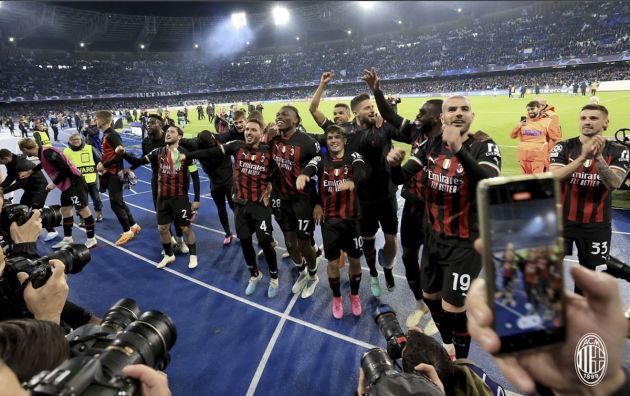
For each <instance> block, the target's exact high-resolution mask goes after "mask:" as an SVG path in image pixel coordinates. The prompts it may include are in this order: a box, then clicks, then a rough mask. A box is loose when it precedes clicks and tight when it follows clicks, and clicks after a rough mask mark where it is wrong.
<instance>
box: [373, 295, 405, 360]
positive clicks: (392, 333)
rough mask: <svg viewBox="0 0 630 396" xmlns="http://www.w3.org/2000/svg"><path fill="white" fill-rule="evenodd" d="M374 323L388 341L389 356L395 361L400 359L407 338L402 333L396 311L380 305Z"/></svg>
mask: <svg viewBox="0 0 630 396" xmlns="http://www.w3.org/2000/svg"><path fill="white" fill-rule="evenodd" d="M374 321H375V322H376V324H377V325H378V329H379V330H380V331H381V334H382V335H383V337H385V340H386V341H387V353H388V354H389V356H390V357H391V358H392V359H394V360H396V359H400V358H401V357H402V350H403V348H404V347H405V345H406V344H407V336H406V335H405V333H404V332H403V331H402V328H401V327H400V323H399V322H398V319H397V318H396V313H395V312H394V310H392V308H391V307H390V306H389V305H386V304H383V305H379V306H378V307H377V308H376V313H375V315H374Z"/></svg>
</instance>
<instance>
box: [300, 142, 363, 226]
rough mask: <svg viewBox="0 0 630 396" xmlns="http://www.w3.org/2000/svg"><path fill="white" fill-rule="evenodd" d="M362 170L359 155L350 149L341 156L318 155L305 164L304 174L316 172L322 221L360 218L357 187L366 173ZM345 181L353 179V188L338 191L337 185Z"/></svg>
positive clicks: (310, 174)
mask: <svg viewBox="0 0 630 396" xmlns="http://www.w3.org/2000/svg"><path fill="white" fill-rule="evenodd" d="M365 169H366V165H365V162H364V161H363V157H362V156H361V154H359V153H349V152H346V153H345V155H344V156H343V157H342V158H332V156H330V154H326V155H325V156H319V155H318V156H316V157H315V158H313V159H312V160H311V161H310V162H309V163H308V164H307V165H306V168H304V171H303V172H302V173H303V174H305V175H308V176H311V177H313V176H315V175H317V179H318V181H319V194H320V196H321V200H322V206H323V209H324V219H325V220H329V219H342V220H354V219H357V218H358V217H359V215H360V212H361V209H360V205H359V199H358V195H357V190H358V189H357V188H356V186H357V185H358V183H359V182H361V180H362V179H363V177H364V176H365ZM347 181H352V182H354V185H355V188H354V190H353V191H348V190H345V191H340V190H339V186H340V185H341V184H342V183H345V182H347Z"/></svg>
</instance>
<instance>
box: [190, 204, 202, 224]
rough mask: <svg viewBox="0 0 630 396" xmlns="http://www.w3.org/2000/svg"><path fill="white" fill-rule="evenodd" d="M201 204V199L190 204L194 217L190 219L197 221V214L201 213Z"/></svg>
mask: <svg viewBox="0 0 630 396" xmlns="http://www.w3.org/2000/svg"><path fill="white" fill-rule="evenodd" d="M200 206H201V205H200V204H199V201H194V202H193V203H192V204H191V205H190V209H192V218H191V219H190V221H192V222H195V221H197V214H198V213H199V207H200Z"/></svg>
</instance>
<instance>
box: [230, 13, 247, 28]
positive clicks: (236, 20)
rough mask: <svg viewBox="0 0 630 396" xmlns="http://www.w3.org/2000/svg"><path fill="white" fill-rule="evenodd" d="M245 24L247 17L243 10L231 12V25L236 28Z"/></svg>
mask: <svg viewBox="0 0 630 396" xmlns="http://www.w3.org/2000/svg"><path fill="white" fill-rule="evenodd" d="M245 25H247V17H246V16H245V13H244V12H235V13H233V14H232V26H234V27H235V28H237V29H240V28H242V27H243V26H245Z"/></svg>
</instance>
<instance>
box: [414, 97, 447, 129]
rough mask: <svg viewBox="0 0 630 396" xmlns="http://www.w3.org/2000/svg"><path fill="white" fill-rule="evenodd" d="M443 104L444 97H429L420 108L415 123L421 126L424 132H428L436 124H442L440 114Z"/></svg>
mask: <svg viewBox="0 0 630 396" xmlns="http://www.w3.org/2000/svg"><path fill="white" fill-rule="evenodd" d="M443 104H444V101H443V100H442V99H429V100H427V101H426V102H424V104H423V105H422V106H421V107H420V109H418V114H417V115H416V120H415V123H416V125H418V126H419V127H420V129H421V130H422V133H425V134H428V133H429V132H431V131H432V130H433V129H434V128H435V127H436V126H439V127H441V126H442V121H441V119H440V116H441V115H442V105H443Z"/></svg>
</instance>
